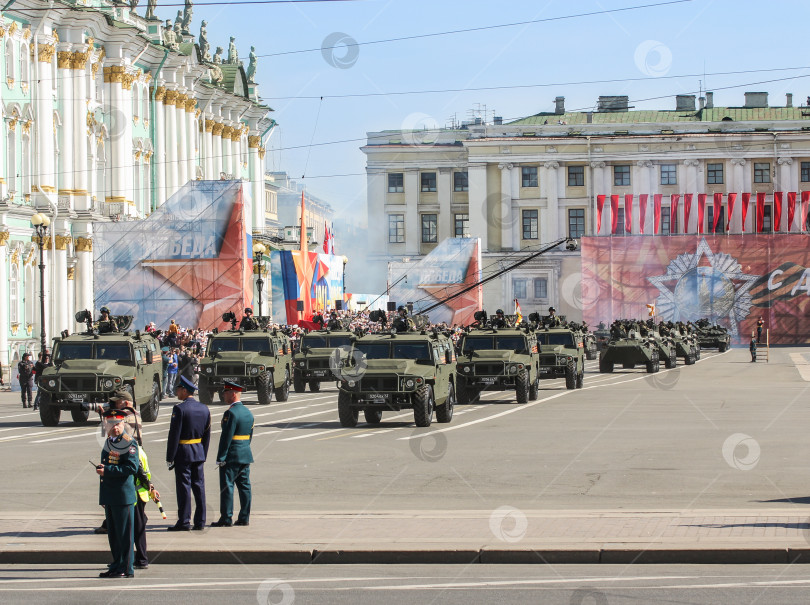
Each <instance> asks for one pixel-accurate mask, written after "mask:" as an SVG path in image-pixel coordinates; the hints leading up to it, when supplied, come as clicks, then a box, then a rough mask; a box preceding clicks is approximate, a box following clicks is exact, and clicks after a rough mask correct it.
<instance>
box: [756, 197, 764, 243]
mask: <svg viewBox="0 0 810 605" xmlns="http://www.w3.org/2000/svg"><path fill="white" fill-rule="evenodd" d="M764 226H765V193H764V192H763V193H757V233H762V229H763V228H764Z"/></svg>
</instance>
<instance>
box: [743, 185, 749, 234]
mask: <svg viewBox="0 0 810 605" xmlns="http://www.w3.org/2000/svg"><path fill="white" fill-rule="evenodd" d="M750 207H751V194H750V193H743V194H742V232H743V233H745V217H746V216H748V209H749V208H750Z"/></svg>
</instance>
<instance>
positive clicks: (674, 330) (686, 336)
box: [659, 322, 700, 366]
mask: <svg viewBox="0 0 810 605" xmlns="http://www.w3.org/2000/svg"><path fill="white" fill-rule="evenodd" d="M659 331H660V332H661V333H662V334H666V335H667V336H669V337H670V338H671V339H672V342H673V343H674V344H675V354H676V355H677V356H678V357H680V358H682V359H683V363H684V365H688V366H689V365H692V364H693V363H695V362H696V361H697V360H698V359H700V343H699V342H698V340H697V338H696V337H695V335H694V334H691V333H690V332H689V331H688V330H687V329H686V326H683V325H678V324H672V323H671V322H670V323H669V324H667V325H661V326H660V327H659Z"/></svg>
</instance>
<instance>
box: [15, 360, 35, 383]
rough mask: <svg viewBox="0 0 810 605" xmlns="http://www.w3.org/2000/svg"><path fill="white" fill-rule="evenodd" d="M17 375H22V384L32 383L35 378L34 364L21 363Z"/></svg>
mask: <svg viewBox="0 0 810 605" xmlns="http://www.w3.org/2000/svg"><path fill="white" fill-rule="evenodd" d="M17 373H18V374H19V375H20V384H22V383H23V382H29V381H31V380H32V379H33V378H34V364H33V363H31V362H30V361H21V362H20V363H18V364H17Z"/></svg>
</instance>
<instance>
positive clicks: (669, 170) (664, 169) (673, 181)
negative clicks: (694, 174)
mask: <svg viewBox="0 0 810 605" xmlns="http://www.w3.org/2000/svg"><path fill="white" fill-rule="evenodd" d="M661 184H662V185H677V184H678V167H677V166H676V165H675V164H661Z"/></svg>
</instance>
